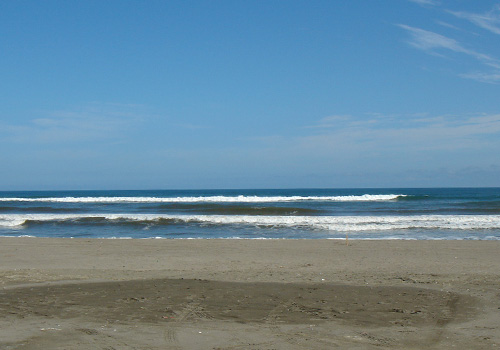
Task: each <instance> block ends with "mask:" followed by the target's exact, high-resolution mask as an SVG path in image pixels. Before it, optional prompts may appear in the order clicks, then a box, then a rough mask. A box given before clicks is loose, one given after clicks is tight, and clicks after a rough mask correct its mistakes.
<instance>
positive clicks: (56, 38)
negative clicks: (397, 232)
mask: <svg viewBox="0 0 500 350" xmlns="http://www.w3.org/2000/svg"><path fill="white" fill-rule="evenodd" d="M499 43H500V2H499V1H485V0H477V1H445V0H441V1H439V0H413V1H409V0H392V1H391V0H390V1H371V0H352V1H310V0H309V1H293V0H290V1H238V0H227V1H223V0H218V1H153V0H151V1H113V0H109V1H92V0H89V1H51V0H48V1H23V0H19V1H13V0H12V1H10V0H9V1H2V2H0V52H1V55H0V164H1V166H0V190H23V189H26V190H32V189H153V188H162V189H170V188H172V189H178V188H287V187H333V188H336V187H427V186H500V45H499Z"/></svg>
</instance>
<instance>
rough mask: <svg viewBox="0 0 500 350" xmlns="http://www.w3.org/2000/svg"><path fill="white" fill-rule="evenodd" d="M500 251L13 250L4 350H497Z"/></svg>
mask: <svg viewBox="0 0 500 350" xmlns="http://www.w3.org/2000/svg"><path fill="white" fill-rule="evenodd" d="M499 251H500V242H498V241H350V242H349V245H348V246H346V244H345V242H343V241H336V240H100V239H92V240H87V239H55V238H48V239H39V238H1V239H0V288H1V290H0V310H1V312H0V349H214V350H215V349H217V350H221V349H248V350H250V349H252V350H257V349H258V350H270V349H332V348H339V349H495V348H500V330H499V325H500V279H499V277H500V268H499V266H500V254H499Z"/></svg>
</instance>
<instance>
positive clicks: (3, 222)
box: [0, 213, 500, 232]
mask: <svg viewBox="0 0 500 350" xmlns="http://www.w3.org/2000/svg"><path fill="white" fill-rule="evenodd" d="M85 218H96V219H97V218H99V219H105V220H109V221H111V222H112V221H113V220H125V221H131V222H141V221H144V222H146V221H150V222H153V223H154V222H155V221H159V220H174V221H178V222H179V223H202V224H214V225H247V226H265V227H273V226H274V227H291V228H298V229H301V228H303V229H318V230H323V231H340V232H347V231H388V230H402V229H453V230H476V229H500V215H413V216H254V215H162V214H104V213H99V214H4V215H0V226H4V227H11V228H16V227H19V226H21V225H23V224H24V223H26V222H27V221H30V220H31V221H42V222H43V221H45V222H47V221H71V220H78V219H85Z"/></svg>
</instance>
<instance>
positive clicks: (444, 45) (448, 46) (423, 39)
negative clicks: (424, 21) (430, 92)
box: [398, 24, 500, 83]
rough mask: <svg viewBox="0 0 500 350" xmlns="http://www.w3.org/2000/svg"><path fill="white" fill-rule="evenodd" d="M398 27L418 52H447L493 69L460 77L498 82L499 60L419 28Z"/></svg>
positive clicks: (401, 25)
mask: <svg viewBox="0 0 500 350" xmlns="http://www.w3.org/2000/svg"><path fill="white" fill-rule="evenodd" d="M398 26H399V27H400V28H403V29H405V30H406V31H407V32H408V33H409V34H410V35H411V39H410V40H409V41H408V43H409V44H410V45H411V46H413V47H415V48H417V49H419V50H422V51H425V52H427V53H430V54H437V55H442V54H441V52H442V51H445V50H449V51H452V52H456V53H460V54H464V55H467V56H469V57H472V58H474V59H476V60H477V61H479V62H480V63H481V64H483V65H486V66H488V67H491V68H494V71H492V72H487V73H484V72H483V73H468V74H460V76H461V77H464V78H468V79H474V80H477V81H481V82H489V83H494V82H497V81H498V74H499V72H498V70H500V60H498V59H497V58H495V57H492V56H490V55H487V54H484V53H481V52H478V51H476V50H473V49H469V48H466V47H464V46H463V45H462V44H460V43H459V42H458V41H457V40H455V39H452V38H448V37H446V36H444V35H441V34H438V33H434V32H431V31H428V30H424V29H421V28H416V27H411V26H408V25H404V24H399V25H398Z"/></svg>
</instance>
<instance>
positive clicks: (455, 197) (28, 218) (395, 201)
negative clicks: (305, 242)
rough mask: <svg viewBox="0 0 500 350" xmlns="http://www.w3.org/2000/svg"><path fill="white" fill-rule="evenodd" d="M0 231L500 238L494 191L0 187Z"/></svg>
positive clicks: (498, 192)
mask: <svg viewBox="0 0 500 350" xmlns="http://www.w3.org/2000/svg"><path fill="white" fill-rule="evenodd" d="M0 235H2V236H35V237H89V238H97V237H99V238H274V239H278V238H285V239H291V238H301V239H302V238H333V239H336V238H337V239H340V238H342V239H343V238H345V237H346V235H348V236H349V238H351V239H494V240H496V239H500V188H432V189H404V188H401V189H287V190H186V191H173V190H171V191H170V190H150V191H44V192H33V191H27V192H17V191H16V192H0Z"/></svg>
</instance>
